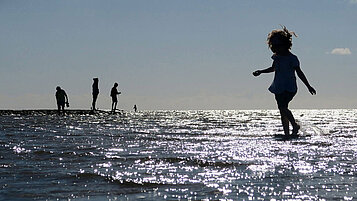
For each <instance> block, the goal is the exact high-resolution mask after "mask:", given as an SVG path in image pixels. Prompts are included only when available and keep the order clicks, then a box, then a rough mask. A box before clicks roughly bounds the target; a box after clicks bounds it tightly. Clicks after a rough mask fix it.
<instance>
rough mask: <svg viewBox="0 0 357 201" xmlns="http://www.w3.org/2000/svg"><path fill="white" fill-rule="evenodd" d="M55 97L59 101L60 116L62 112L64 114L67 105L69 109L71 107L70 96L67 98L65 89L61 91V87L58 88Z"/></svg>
mask: <svg viewBox="0 0 357 201" xmlns="http://www.w3.org/2000/svg"><path fill="white" fill-rule="evenodd" d="M55 96H56V100H57V107H58V114H61V110H62V112H63V114H64V107H65V105H67V107H69V103H68V96H67V94H66V92H65V91H64V90H63V89H61V87H59V86H57V87H56V94H55Z"/></svg>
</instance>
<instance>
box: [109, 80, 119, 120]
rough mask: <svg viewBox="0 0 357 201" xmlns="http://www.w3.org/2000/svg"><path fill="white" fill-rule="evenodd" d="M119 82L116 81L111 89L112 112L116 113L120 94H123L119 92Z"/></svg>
mask: <svg viewBox="0 0 357 201" xmlns="http://www.w3.org/2000/svg"><path fill="white" fill-rule="evenodd" d="M118 86H119V85H118V83H114V86H113V88H112V90H111V91H110V96H111V97H112V112H113V113H114V112H115V110H116V109H117V103H118V97H117V95H118V94H121V92H118V89H117V87H118Z"/></svg>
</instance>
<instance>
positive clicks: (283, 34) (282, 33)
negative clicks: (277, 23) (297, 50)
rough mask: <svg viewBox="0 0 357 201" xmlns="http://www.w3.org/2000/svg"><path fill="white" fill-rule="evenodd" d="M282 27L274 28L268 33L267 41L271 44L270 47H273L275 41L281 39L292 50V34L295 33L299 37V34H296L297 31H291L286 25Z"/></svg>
mask: <svg viewBox="0 0 357 201" xmlns="http://www.w3.org/2000/svg"><path fill="white" fill-rule="evenodd" d="M281 27H282V29H276V30H273V31H272V32H270V33H269V34H268V38H267V43H268V45H269V48H270V49H272V47H273V41H276V40H279V42H281V44H282V45H284V46H285V47H287V48H288V49H289V50H290V49H291V46H292V35H294V36H295V37H297V35H296V34H295V32H291V31H289V30H288V29H287V28H286V27H285V26H281Z"/></svg>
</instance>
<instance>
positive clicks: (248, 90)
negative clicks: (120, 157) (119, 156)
mask: <svg viewBox="0 0 357 201" xmlns="http://www.w3.org/2000/svg"><path fill="white" fill-rule="evenodd" d="M356 19H357V1H353V0H352V1H350V0H324V1H311V0H291V1H290V0H269V1H263V0H261V1H259V0H220V1H217V0H196V1H192V0H170V1H167V0H123V1H120V0H112V1H111V0H105V1H103V0H97V1H92V0H75V1H73V0H61V1H60V0H58V1H48V0H33V1H26V0H21V1H18V0H0V25H1V28H0V83H1V84H0V109H36V108H37V109H40V108H56V101H55V97H54V94H55V88H56V86H58V85H59V86H61V87H62V88H63V89H65V90H66V92H67V94H68V95H69V100H70V105H71V108H72V109H75V108H84V109H86V108H87V109H89V108H90V106H91V85H92V78H93V77H98V78H99V89H100V94H99V98H98V107H99V108H101V109H105V108H110V106H111V105H110V104H111V99H110V96H109V93H110V89H111V87H112V86H113V84H114V82H118V83H119V88H118V89H119V91H121V92H122V94H121V95H120V96H119V108H121V109H125V110H131V109H132V107H133V105H134V104H137V105H138V109H139V110H152V109H184V110H185V109H275V108H276V103H275V100H274V96H273V94H271V93H270V92H269V91H268V90H267V88H268V87H269V85H270V84H271V82H272V79H273V76H274V75H273V73H272V74H264V75H261V76H260V77H254V76H252V72H253V71H254V70H257V69H263V68H267V67H269V66H271V63H272V60H271V58H270V57H271V55H272V53H271V51H270V50H269V49H268V47H267V45H266V37H267V34H268V33H269V32H270V31H271V30H273V29H277V28H280V26H279V25H280V24H282V25H285V26H286V27H287V28H288V29H289V30H291V31H295V32H296V33H297V35H298V38H293V47H292V52H293V53H294V54H296V55H297V56H298V58H299V59H300V63H301V68H302V70H303V71H304V73H305V74H306V76H307V78H308V80H309V81H310V83H311V85H312V86H313V87H315V89H316V90H317V95H316V96H311V95H310V94H309V93H308V91H307V89H306V87H305V86H304V85H303V84H302V82H301V81H298V86H299V92H298V94H297V96H296V97H295V98H294V100H293V102H292V103H291V107H292V108H312V109H314V108H316V109H318V108H355V107H356V103H357V93H356V89H355V86H356V83H357V81H356V78H357V68H356V64H357V57H356V56H355V55H356V53H357V40H356V33H357V26H356ZM335 48H348V50H349V53H348V54H333V53H332V50H334V49H335Z"/></svg>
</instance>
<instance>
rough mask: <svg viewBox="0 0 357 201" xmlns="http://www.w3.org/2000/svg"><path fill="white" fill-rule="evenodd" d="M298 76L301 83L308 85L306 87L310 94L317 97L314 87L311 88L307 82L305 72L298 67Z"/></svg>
mask: <svg viewBox="0 0 357 201" xmlns="http://www.w3.org/2000/svg"><path fill="white" fill-rule="evenodd" d="M296 74H297V75H298V77H299V78H300V79H301V81H302V82H303V83H304V84H305V85H306V87H307V88H308V89H309V92H310V93H311V94H312V95H315V94H316V90H315V89H314V88H313V87H312V86H310V84H309V81H307V78H306V76H305V74H304V72H302V70H301V68H300V67H296Z"/></svg>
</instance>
